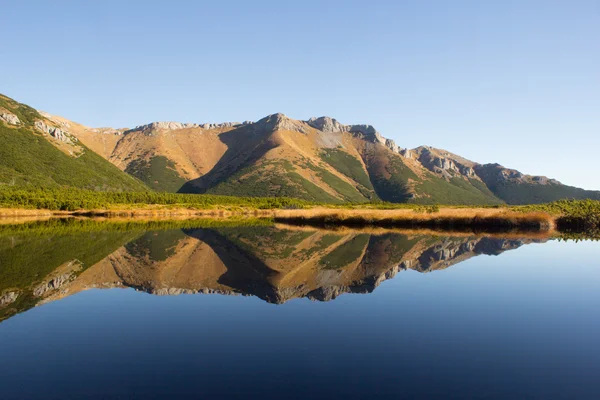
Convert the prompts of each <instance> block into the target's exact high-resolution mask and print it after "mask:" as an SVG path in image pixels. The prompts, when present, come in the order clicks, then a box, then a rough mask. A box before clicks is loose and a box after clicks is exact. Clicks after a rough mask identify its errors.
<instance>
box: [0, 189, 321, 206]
mask: <svg viewBox="0 0 600 400" xmlns="http://www.w3.org/2000/svg"><path fill="white" fill-rule="evenodd" d="M147 205H164V206H169V207H171V208H177V207H182V208H192V209H210V208H217V207H247V208H256V209H273V208H304V207H307V206H309V205H310V203H308V202H306V201H303V200H297V199H290V198H284V197H279V198H272V197H233V196H216V195H200V194H178V193H157V192H94V191H90V190H80V189H70V188H56V189H37V190H23V189H16V188H13V187H0V207H7V208H10V207H12V208H36V209H48V210H66V211H75V210H93V209H110V208H119V207H120V208H126V207H136V206H137V207H145V206H147Z"/></svg>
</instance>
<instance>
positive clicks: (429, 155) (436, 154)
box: [415, 146, 477, 179]
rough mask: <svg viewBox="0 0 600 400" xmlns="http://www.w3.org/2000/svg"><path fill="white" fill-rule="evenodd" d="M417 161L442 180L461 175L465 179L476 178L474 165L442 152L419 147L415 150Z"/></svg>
mask: <svg viewBox="0 0 600 400" xmlns="http://www.w3.org/2000/svg"><path fill="white" fill-rule="evenodd" d="M415 154H416V155H417V160H418V161H419V162H420V163H421V165H423V166H424V167H425V168H427V169H428V170H430V171H431V172H435V173H436V174H438V175H441V176H443V177H444V178H447V179H449V178H452V177H454V176H457V175H462V176H464V177H467V178H477V174H476V173H475V169H474V168H473V165H476V164H475V163H473V162H471V161H468V160H465V159H462V158H461V157H458V156H455V155H453V154H451V153H449V152H446V151H444V150H439V149H434V148H432V147H429V146H421V147H418V148H416V149H415Z"/></svg>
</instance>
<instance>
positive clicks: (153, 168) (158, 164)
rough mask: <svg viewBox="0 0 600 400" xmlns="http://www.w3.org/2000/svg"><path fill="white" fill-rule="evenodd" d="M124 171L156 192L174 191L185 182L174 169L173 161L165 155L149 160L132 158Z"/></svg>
mask: <svg viewBox="0 0 600 400" xmlns="http://www.w3.org/2000/svg"><path fill="white" fill-rule="evenodd" d="M125 172H127V173H128V174H130V175H132V176H135V177H136V178H138V179H139V180H141V181H142V182H144V183H145V184H146V185H148V187H150V188H152V189H154V190H156V191H158V192H171V193H176V192H177V191H178V190H179V189H181V187H182V186H183V185H184V184H185V182H186V180H185V179H184V178H182V177H181V176H180V175H179V173H178V172H177V171H176V170H175V163H174V162H173V161H171V160H169V159H168V158H167V157H165V156H154V157H152V158H150V160H143V159H140V160H134V161H132V162H131V163H130V164H129V165H128V166H127V169H125Z"/></svg>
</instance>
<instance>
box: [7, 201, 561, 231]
mask: <svg viewBox="0 0 600 400" xmlns="http://www.w3.org/2000/svg"><path fill="white" fill-rule="evenodd" d="M234 217H254V218H272V219H273V220H274V221H275V222H277V223H285V224H288V225H299V226H301V225H307V226H318V227H326V226H344V227H360V226H364V227H367V226H370V227H380V228H428V229H453V230H458V231H460V230H471V229H473V228H476V229H478V228H485V230H509V229H519V230H528V231H540V232H546V231H552V230H554V229H555V228H556V226H557V219H558V217H559V216H557V215H551V214H549V213H546V212H539V211H532V212H523V211H514V210H510V209H507V208H479V207H473V208H465V207H460V208H453V207H441V208H439V210H436V211H434V212H430V211H427V210H422V209H408V208H406V209H368V208H365V209H340V208H328V207H314V208H307V209H253V208H238V207H228V208H212V209H195V208H168V207H164V206H162V207H146V208H127V209H96V210H76V211H58V210H54V211H53V210H44V209H18V208H2V209H0V224H1V223H4V224H5V223H10V222H19V221H35V220H43V219H53V218H83V219H85V218H90V219H106V220H115V219H125V220H127V219H130V220H155V219H156V220H162V219H166V218H168V219H186V218H188V219H194V218H215V219H221V218H225V219H227V218H234Z"/></svg>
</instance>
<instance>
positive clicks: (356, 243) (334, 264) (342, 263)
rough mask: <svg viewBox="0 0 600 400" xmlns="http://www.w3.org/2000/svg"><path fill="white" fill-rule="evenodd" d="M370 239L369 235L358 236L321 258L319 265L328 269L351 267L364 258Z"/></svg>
mask: <svg viewBox="0 0 600 400" xmlns="http://www.w3.org/2000/svg"><path fill="white" fill-rule="evenodd" d="M370 237H371V235H368V234H360V235H356V236H355V237H353V238H352V239H350V240H349V241H347V242H346V243H343V244H341V245H340V246H338V247H336V248H335V249H333V250H332V251H331V252H330V253H328V254H327V255H325V256H324V257H323V258H321V260H320V261H319V263H320V264H321V265H323V266H324V267H325V268H327V269H341V268H344V267H346V266H348V265H350V264H351V263H353V262H355V261H356V260H358V259H359V257H360V256H362V254H363V252H364V250H365V247H366V246H367V244H369V239H370Z"/></svg>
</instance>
